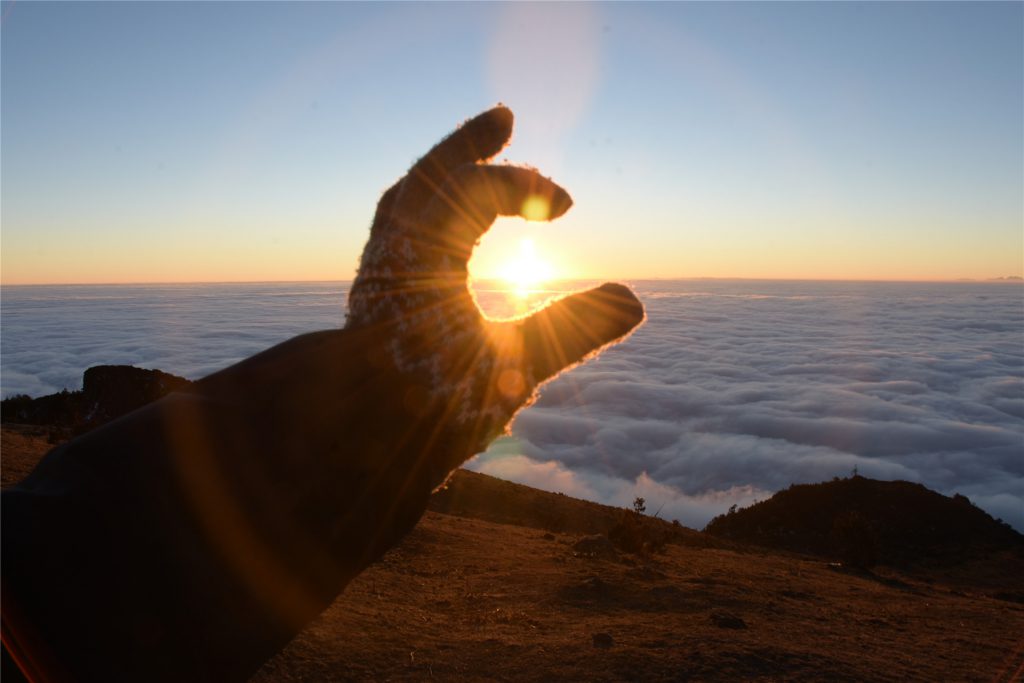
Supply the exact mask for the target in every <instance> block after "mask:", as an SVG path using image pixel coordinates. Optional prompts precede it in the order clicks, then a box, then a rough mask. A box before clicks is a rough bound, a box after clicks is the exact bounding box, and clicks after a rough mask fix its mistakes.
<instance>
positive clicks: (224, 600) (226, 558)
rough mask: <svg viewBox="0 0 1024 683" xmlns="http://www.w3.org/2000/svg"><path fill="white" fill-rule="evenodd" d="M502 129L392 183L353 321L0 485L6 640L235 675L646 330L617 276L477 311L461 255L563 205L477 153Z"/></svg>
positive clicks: (148, 674)
mask: <svg viewBox="0 0 1024 683" xmlns="http://www.w3.org/2000/svg"><path fill="white" fill-rule="evenodd" d="M511 128H512V114H511V112H509V111H508V110H507V109H504V108H501V107H499V108H496V109H493V110H491V111H489V112H486V113H484V114H482V115H480V116H478V117H476V118H474V119H472V120H470V121H469V122H467V123H466V124H465V125H463V126H462V127H461V128H460V129H458V130H457V131H456V132H455V133H453V134H452V135H451V136H449V137H448V138H446V139H445V140H443V141H442V142H441V143H440V144H439V145H438V146H437V147H435V148H434V149H433V150H432V151H431V152H430V153H428V154H427V156H425V157H423V159H421V160H420V161H419V162H417V163H416V165H415V166H413V168H412V169H411V170H410V171H409V173H408V174H407V175H406V176H405V177H404V178H402V179H401V180H399V182H398V183H396V184H395V186H394V187H392V188H391V189H389V190H388V191H387V192H386V193H385V194H384V196H383V198H382V199H381V201H380V204H379V206H378V210H377V214H376V217H375V219H374V223H373V227H372V230H371V235H370V240H369V242H368V244H367V246H366V249H365V251H364V254H363V259H362V264H361V266H360V271H359V275H358V277H357V279H356V281H355V282H354V284H353V286H352V290H351V292H350V295H349V317H348V323H347V325H346V327H345V328H344V329H342V330H330V331H323V332H316V333H312V334H307V335H302V336H300V337H296V338H294V339H292V340H289V341H287V342H285V343H283V344H280V345H278V346H276V347H274V348H272V349H269V350H268V351H265V352H263V353H261V354H258V355H256V356H253V357H252V358H249V359H246V360H244V361H242V362H241V363H238V364H236V365H234V366H232V367H230V368H227V369H226V370H223V371H221V372H219V373H216V374H214V375H211V376H210V377H207V378H205V379H203V380H201V381H200V382H198V383H197V385H196V389H195V391H194V392H192V393H189V394H174V395H171V396H169V397H167V398H165V399H163V400H162V401H159V402H157V403H154V404H151V405H150V406H147V407H146V408H143V409H141V410H139V411H136V412H134V413H131V414H129V415H128V416H125V417H123V418H121V419H120V420H117V421H115V422H113V423H110V424H109V425H106V426H104V427H102V428H100V429H98V430H95V431H93V432H91V433H89V434H86V435H84V436H82V437H80V438H78V439H76V440H75V441H72V442H70V443H68V444H66V445H64V446H61V447H59V448H57V449H55V450H54V451H52V452H51V453H50V454H49V455H47V456H46V458H45V459H44V460H43V462H41V463H40V465H39V467H38V468H37V469H36V471H35V472H33V474H32V475H30V476H29V477H28V478H27V479H26V480H25V481H24V482H23V483H22V484H21V485H19V487H17V488H16V489H14V490H12V491H10V492H7V493H5V494H4V496H3V559H4V575H3V578H4V596H3V597H4V600H3V610H4V642H5V645H6V646H7V648H8V649H9V650H10V651H11V652H12V653H14V655H15V658H16V659H18V660H19V661H20V662H21V664H22V665H23V666H25V667H27V668H28V669H29V670H33V671H37V672H42V673H43V674H45V675H46V676H48V677H50V678H55V679H57V680H63V679H67V680H78V679H95V680H159V679H162V680H218V681H223V680H244V679H245V678H247V677H248V676H250V675H252V673H254V672H255V671H256V669H257V668H258V667H259V666H260V664H261V663H262V662H263V661H265V660H266V659H267V658H269V657H270V656H272V655H273V654H274V653H275V652H276V651H277V650H278V649H280V648H281V647H282V646H283V645H284V644H286V643H287V641H288V640H289V639H290V638H291V637H293V636H294V635H295V634H296V633H297V632H298V631H299V630H300V629H301V628H302V627H303V626H304V625H305V624H306V623H307V622H308V621H309V620H310V619H312V618H313V617H314V616H316V615H317V614H318V613H319V612H320V611H322V610H323V609H324V608H325V607H326V606H327V605H329V604H330V602H331V601H332V600H333V599H334V597H335V596H336V595H337V594H338V593H339V592H340V591H341V590H342V589H343V588H344V586H345V585H346V584H347V583H348V581H350V580H351V579H352V577H354V576H355V575H356V574H358V573H359V572H360V571H361V570H362V569H363V568H364V567H365V566H366V565H367V564H369V563H370V562H372V561H373V560H374V559H376V558H377V557H379V556H380V555H381V554H382V553H383V552H385V551H386V550H387V549H388V548H390V547H391V546H392V545H394V544H395V543H396V542H397V541H398V540H399V539H400V538H401V537H402V536H403V535H404V534H405V533H406V532H408V531H409V530H410V529H411V528H412V527H413V526H414V525H415V524H416V522H417V521H418V520H419V518H420V517H421V516H422V514H423V511H424V510H425V508H426V505H427V501H428V498H429V495H430V493H431V492H432V491H433V490H434V489H435V488H436V487H437V486H438V485H440V484H442V483H443V482H444V480H445V478H446V477H447V476H448V474H449V473H450V472H451V470H452V469H454V468H455V467H457V466H458V465H460V464H461V463H462V462H464V461H465V460H466V459H467V458H469V457H472V456H473V455H474V454H475V453H478V452H480V451H481V450H483V449H484V448H485V447H486V445H487V443H488V442H489V441H490V440H491V439H492V438H493V437H494V436H495V435H497V434H498V433H500V432H501V430H503V429H504V428H505V427H506V425H507V424H508V422H509V420H510V419H511V417H512V415H513V414H514V413H515V411H516V410H518V409H519V408H520V407H522V406H523V405H525V404H526V403H527V402H528V401H529V400H530V399H531V397H532V396H533V394H534V391H535V389H536V387H537V386H538V385H539V384H540V383H541V382H543V381H544V380H546V379H548V378H550V377H552V376H554V375H556V374H558V373H559V372H560V371H561V370H563V369H565V368H566V367H569V366H571V365H572V364H574V363H576V362H578V361H580V360H582V359H583V358H584V357H586V356H587V355H588V354H590V353H592V352H594V351H596V350H598V349H600V348H601V347H602V346H603V345H605V344H607V343H609V342H611V341H614V340H615V339H618V338H620V337H622V336H623V335H625V334H626V333H628V332H629V331H630V330H631V329H633V328H634V327H635V326H636V325H637V324H639V322H640V321H641V320H642V319H643V308H642V307H641V305H640V303H639V302H638V301H637V300H636V298H635V297H634V296H633V295H632V293H630V292H629V290H628V289H626V288H625V287H622V286H619V285H604V286H602V287H600V288H597V289H595V290H591V291H589V292H585V293H581V294H577V295H574V296H571V297H568V298H566V299H563V300H561V301H558V302H556V303H554V304H552V305H551V306H549V307H547V308H546V309H544V310H542V311H540V312H539V313H537V314H535V315H534V316H532V317H530V318H527V319H523V320H515V321H504V322H494V321H489V320H487V319H485V318H484V317H483V316H482V315H481V314H480V312H479V310H478V309H477V307H476V305H475V302H474V301H473V298H472V296H471V294H470V293H469V290H468V287H467V281H466V263H467V261H468V259H469V256H470V254H471V252H472V249H473V247H474V245H475V244H476V242H477V240H478V239H479V237H480V236H481V235H482V234H483V233H484V232H485V231H486V230H487V228H488V227H489V226H490V225H491V223H492V222H493V220H494V219H495V217H496V216H497V215H499V214H500V215H517V214H518V215H522V214H524V213H525V214H528V215H530V216H531V217H537V215H538V212H539V213H541V214H543V216H542V217H546V218H554V217H557V216H559V215H561V214H562V213H564V212H565V211H566V210H567V209H568V208H569V206H570V205H571V200H570V199H569V196H568V194H567V193H566V192H565V191H564V190H562V189H561V188H560V187H558V186H557V185H555V184H554V183H552V182H551V181H550V180H547V179H545V178H543V177H542V176H540V175H539V174H538V173H537V172H535V171H533V170H532V169H526V168H519V167H513V166H489V165H482V164H480V163H479V162H481V161H484V160H486V159H489V158H491V157H493V156H494V155H495V154H497V153H498V151H500V149H501V148H502V147H503V146H504V144H505V143H506V142H507V140H508V138H509V136H510V134H511ZM524 207H526V208H524ZM41 539H45V541H42V542H41Z"/></svg>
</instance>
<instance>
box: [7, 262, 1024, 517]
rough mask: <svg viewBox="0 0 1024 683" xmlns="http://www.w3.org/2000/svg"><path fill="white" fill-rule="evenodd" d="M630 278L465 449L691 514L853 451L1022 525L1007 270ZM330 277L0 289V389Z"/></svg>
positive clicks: (563, 485)
mask: <svg viewBox="0 0 1024 683" xmlns="http://www.w3.org/2000/svg"><path fill="white" fill-rule="evenodd" d="M636 286H637V289H638V291H639V294H640V296H641V298H642V299H643V300H644V302H645V304H646V305H647V309H648V322H647V324H646V325H645V326H644V327H643V328H641V329H640V330H639V331H638V332H637V333H636V334H634V335H633V336H632V337H630V338H629V340H627V341H626V342H625V343H624V344H622V345H620V346H618V347H614V348H612V349H611V350H609V351H608V352H606V353H605V354H604V355H603V356H601V357H600V358H598V359H596V360H595V361H593V362H591V363H587V364H585V365H582V366H580V367H578V368H576V369H574V370H573V371H572V372H570V373H568V374H566V375H563V376H561V377H559V378H558V379H557V380H556V381H555V382H553V383H552V384H550V385H548V386H547V387H545V388H544V390H543V392H542V394H541V397H540V400H539V401H538V402H537V403H536V404H535V405H534V406H532V407H531V408H529V409H527V410H526V411H524V412H523V413H522V414H521V415H520V416H519V418H518V420H517V421H516V424H515V425H514V428H513V436H514V438H511V439H502V440H499V441H498V442H496V443H495V444H494V445H493V446H492V447H491V448H490V449H489V450H488V451H487V453H486V454H484V455H482V456H481V457H480V458H478V459H477V460H476V461H474V462H473V463H471V465H470V466H471V467H472V468H474V469H478V470H480V471H485V472H490V473H494V474H498V475H499V476H504V477H506V478H509V479H513V480H517V481H522V482H524V483H528V484H530V485H534V486H538V487H540V488H546V489H557V490H562V491H564V492H565V493H567V494H570V495H577V496H580V497H584V498H591V499H595V500H600V501H602V502H606V503H611V504H615V505H622V506H628V505H629V504H630V503H631V502H632V500H633V498H634V497H635V496H636V495H642V496H644V497H645V498H647V499H648V508H649V509H650V510H655V509H657V507H658V506H659V505H662V504H664V505H665V510H664V511H663V514H662V516H663V517H666V518H669V519H672V518H678V519H679V520H680V521H681V522H684V523H686V524H688V525H690V526H696V527H701V526H703V525H704V523H706V522H707V521H708V520H709V519H710V518H711V517H712V516H713V515H714V514H718V513H719V512H722V511H724V510H725V509H727V508H728V507H729V505H731V504H733V503H739V504H741V505H742V504H746V503H748V502H750V501H752V500H753V499H754V498H765V497H767V496H768V495H770V493H771V492H773V491H776V490H779V489H782V488H785V487H787V486H788V485H789V484H791V483H794V482H813V481H822V480H826V479H830V478H831V477H833V476H845V475H847V474H849V473H850V472H851V470H852V469H853V468H854V467H856V468H857V469H858V471H859V472H860V473H861V474H863V475H865V476H870V477H877V478H880V479H907V480H910V481H916V482H920V483H923V484H925V485H926V486H929V487H931V488H934V489H936V490H939V491H941V492H943V493H947V494H952V493H954V492H959V493H963V494H964V495H967V496H969V497H970V498H971V499H972V500H973V501H974V502H975V503H977V504H978V505H979V506H981V507H982V508H983V509H985V510H987V511H989V512H990V513H991V514H993V515H995V516H998V517H1002V518H1003V519H1005V520H1006V521H1008V522H1010V523H1012V524H1013V525H1014V526H1016V528H1017V529H1021V530H1024V288H1022V287H1021V286H1018V285H997V284H948V285H943V284H857V283H807V282H803V283H800V282H793V283H786V282H718V281H705V282H701V281H684V282H641V283H636ZM343 290H344V285H341V284H323V285H317V284H313V285H229V286H213V287H211V286H171V287H145V288H133V289H132V290H131V291H129V290H126V289H124V288H116V287H114V288H109V287H108V288H103V287H96V288H86V289H81V288H79V289H75V290H71V289H70V288H31V289H20V290H12V289H10V288H4V289H3V325H2V326H0V333H2V340H3V356H2V365H3V374H2V382H3V386H2V391H3V394H4V395H8V394H11V393H16V392H25V393H29V394H32V395H40V394H43V393H49V392H52V391H58V390H60V389H61V388H63V387H67V388H69V389H74V388H77V387H78V386H80V382H81V373H82V371H83V370H84V369H85V368H87V367H89V366H90V365H95V364H98V363H130V364H136V365H140V366H143V367H155V368H159V369H161V370H165V371H167V372H173V373H176V374H180V375H183V376H186V377H190V378H196V377H201V376H203V375H205V374H207V373H209V372H212V371H214V370H217V369H219V368H221V367H223V366H225V365H227V364H229V363H231V362H234V361H236V360H238V359H241V358H244V357H246V356H248V355H251V354H252V353H255V352H257V351H260V350H262V349H264V348H266V347H268V346H270V345H272V344H274V343H277V342H279V341H282V340H284V339H287V338H288V337H290V336H293V335H295V334H298V333H301V332H306V331H309V330H313V329H323V328H326V327H332V326H338V325H340V324H341V322H342V320H343V319H344V316H343V310H342V302H343V301H344V291H343ZM70 296H77V297H79V298H78V299H76V300H71V299H69V297H70ZM486 296H491V294H487V295H486Z"/></svg>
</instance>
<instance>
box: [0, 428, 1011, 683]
mask: <svg viewBox="0 0 1024 683" xmlns="http://www.w3.org/2000/svg"><path fill="white" fill-rule="evenodd" d="M2 435H3V441H2V458H3V462H2V468H0V473H2V480H3V484H4V486H8V485H10V484H11V483H13V482H15V481H17V480H19V479H20V478H21V477H22V476H24V474H25V473H27V472H28V471H29V470H30V469H31V467H32V466H33V465H34V463H35V462H36V460H38V458H39V457H40V456H41V455H42V454H43V453H45V452H46V450H48V448H50V444H48V443H47V441H48V436H49V431H48V430H46V429H40V428H35V427H32V428H26V427H17V426H13V427H11V426H8V425H5V426H4V429H3V432H2ZM477 477H479V475H477ZM477 477H468V480H470V483H468V484H467V483H465V482H463V484H462V485H463V486H470V487H472V486H483V487H486V486H488V485H493V487H494V489H493V491H496V492H499V493H500V492H507V491H510V490H511V489H508V488H507V486H508V485H507V484H505V483H503V482H499V483H492V484H488V481H487V480H488V479H489V478H486V477H480V478H477ZM493 481H494V480H491V482H493ZM515 490H516V491H517V493H516V496H519V497H524V496H525V497H524V498H523V500H515V501H513V497H512V496H506V497H505V498H501V497H500V496H497V497H496V496H484V497H485V498H488V499H489V500H490V501H491V508H492V509H493V507H494V500H495V499H498V500H508V501H509V502H510V507H511V506H512V505H513V502H514V506H515V507H516V508H517V509H518V510H519V512H518V513H516V514H511V513H510V517H511V518H512V519H516V521H517V524H515V525H513V524H503V523H498V522H495V521H485V520H484V519H478V518H474V517H473V510H472V509H471V508H472V506H467V505H463V506H462V508H464V509H459V510H458V511H459V513H460V514H459V515H455V514H443V513H439V512H434V511H431V512H428V513H427V515H426V516H425V517H424V519H423V521H422V522H421V523H420V525H419V526H418V527H417V528H416V529H415V530H414V531H413V533H412V534H410V535H409V536H408V537H407V538H406V540H405V541H404V542H403V543H402V544H400V545H399V546H398V547H396V548H394V549H393V550H392V551H391V552H389V553H388V554H387V555H386V556H385V557H384V558H383V559H382V560H381V561H380V562H378V563H377V564H376V565H374V566H373V567H371V568H370V569H368V570H367V571H366V572H364V573H363V574H362V575H361V576H360V577H359V578H358V579H357V580H356V581H354V582H353V583H352V584H351V585H350V586H349V588H348V589H347V590H346V591H345V593H344V594H342V595H341V596H340V597H339V598H338V599H337V600H336V601H335V603H334V604H333V605H332V606H331V607H330V608H329V609H328V610H327V611H326V612H324V613H323V614H322V615H321V616H320V617H319V618H318V619H317V620H315V621H314V622H312V623H311V624H310V625H309V626H308V627H307V628H306V629H305V630H304V631H303V632H302V633H301V634H300V635H299V636H297V637H296V638H295V640H294V641H292V643H291V644H290V645H288V647H286V648H285V649H284V650H283V651H282V652H281V653H280V654H279V655H278V656H276V657H275V658H273V659H272V660H270V661H269V662H267V664H266V665H265V666H264V667H263V669H262V670H261V671H260V672H259V673H258V674H257V675H256V676H255V677H254V679H253V681H254V682H259V683H270V682H271V681H338V680H366V681H387V680H417V681H419V680H427V679H436V680H459V681H506V680H508V681H552V680H556V681H582V680H586V681H620V680H637V681H663V680H664V681H682V680H695V681H733V680H759V681H787V680H815V681H907V680H915V681H940V680H943V681H1020V680H1022V672H1024V604H1021V603H1020V602H1019V601H1016V600H1006V599H996V598H995V597H993V596H994V595H996V594H997V592H998V591H996V588H999V587H1001V588H1002V589H1003V592H1004V593H1005V592H1006V591H1007V590H1009V592H1010V593H1011V594H1016V596H1017V598H1018V599H1019V596H1020V594H1021V592H1020V591H1021V588H1022V584H1024V580H1022V579H1021V578H1020V576H1019V574H1014V573H1011V574H1007V571H1008V570H1006V568H1005V567H1004V565H1002V564H1000V562H999V560H998V558H997V559H994V560H993V563H991V564H988V565H984V566H977V567H974V568H972V570H971V571H970V572H967V570H966V569H964V570H961V571H960V572H959V573H958V574H957V575H956V576H955V577H953V578H951V580H952V581H955V582H950V581H944V580H941V579H940V580H936V578H935V577H934V576H932V577H927V576H923V575H920V574H915V575H909V574H902V573H897V572H895V571H890V570H885V569H880V570H878V571H877V572H875V573H873V574H856V573H847V572H844V571H841V570H838V569H836V568H834V567H831V566H830V565H829V564H828V563H826V562H823V561H821V560H820V559H813V558H808V557H802V556H793V555H785V554H779V553H772V552H769V551H766V550H762V549H755V548H751V547H733V548H728V547H720V546H718V547H716V546H715V545H714V544H711V543H709V544H708V546H707V547H701V544H699V543H690V542H686V544H685V545H670V546H669V547H668V550H667V552H666V553H665V554H664V555H657V556H655V557H654V558H651V559H649V560H643V559H640V558H636V557H632V556H625V555H623V556H621V557H620V558H619V559H617V560H601V559H592V558H585V557H578V556H576V555H575V554H574V553H573V550H572V544H573V543H574V542H575V541H576V540H577V539H578V538H579V534H578V532H576V531H574V532H572V533H549V532H546V531H545V530H544V529H543V528H534V526H543V524H544V520H537V519H531V515H530V513H529V511H526V512H523V508H522V507H521V506H522V505H524V504H525V505H535V506H536V508H545V507H546V508H547V511H546V512H545V516H546V517H548V518H550V514H551V512H550V507H551V506H552V505H557V502H556V503H552V502H551V500H552V498H554V496H553V494H541V493H537V494H536V496H537V497H536V498H534V499H533V500H531V499H530V498H529V496H528V495H526V494H524V493H523V492H522V491H521V490H520V489H518V488H517V489H515ZM561 498H563V499H564V500H565V501H566V503H567V504H569V505H572V506H578V505H579V503H578V501H573V499H571V498H566V497H564V496H562V497H561ZM569 501H572V502H571V503H569ZM586 505H588V504H584V505H583V507H580V508H579V510H585V509H586ZM449 507H450V506H449ZM604 510H606V509H604ZM592 512H593V514H594V515H595V516H600V515H602V514H606V513H605V512H602V509H601V508H599V507H597V506H595V507H594V508H593V510H592ZM482 516H484V517H493V514H490V513H488V514H483V515H482ZM577 517H578V515H577ZM523 524H526V525H527V526H523ZM578 526H579V524H560V528H562V529H565V528H566V527H569V528H574V527H578ZM1015 570H1016V567H1013V568H1011V569H1010V570H1009V571H1011V572H1015ZM975 571H976V572H977V576H978V579H979V580H978V581H977V582H976V583H975V584H974V585H972V581H971V575H972V574H974V573H975ZM1014 589H1015V590H1014ZM598 634H607V635H608V636H610V647H597V646H595V635H598ZM598 641H603V644H608V641H607V639H604V638H603V637H602V638H599V639H598Z"/></svg>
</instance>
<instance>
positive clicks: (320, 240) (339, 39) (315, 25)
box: [0, 2, 1024, 283]
mask: <svg viewBox="0 0 1024 683" xmlns="http://www.w3.org/2000/svg"><path fill="white" fill-rule="evenodd" d="M3 11H4V20H3V26H2V32H3V34H2V38H3V40H2V129H0V133H2V181H3V182H2V220H3V226H2V241H3V244H2V246H3V257H2V259H3V260H2V266H3V268H2V276H3V281H4V282H5V283H17V282H111V281H191V280H203V281H208V280H300V279H338V278H340V279H346V278H349V277H351V276H352V274H353V270H354V267H355V264H356V262H357V259H358V255H359V252H360V250H361V248H362V244H363V242H364V240H365V238H366V234H367V228H368V225H369V221H370V218H371V216H372V213H373V208H374V205H375V203H376V200H377V198H378V197H379V195H380V192H381V191H382V190H383V189H385V188H386V187H387V186H388V185H389V184H390V183H391V182H393V181H394V179H395V178H397V177H398V176H399V175H400V174H401V173H402V172H403V171H404V169H405V168H406V167H408V165H409V164H410V163H411V162H412V161H413V160H415V158H416V157H417V156H418V155H419V154H421V153H423V152H424V151H426V149H427V148H429V146H430V145H431V144H432V143H433V142H435V141H436V140H437V139H439V138H440V137H441V136H442V135H443V134H445V133H446V132H447V131H448V130H450V129H451V128H452V126H453V125H454V124H455V123H457V122H458V121H461V120H463V119H465V118H466V117H468V116H470V115H472V114H474V113H476V112H479V111H481V110H483V109H486V108H487V107H489V106H491V105H493V104H494V103H496V102H498V101H501V102H504V103H506V104H508V105H509V106H510V107H511V108H512V109H513V111H515V113H516V115H517V127H516V135H515V137H514V139H513V144H512V146H511V147H510V148H509V149H508V150H507V152H506V154H505V156H507V158H509V159H511V160H513V161H519V162H525V163H530V164H532V165H535V166H537V167H539V168H540V169H541V170H542V171H544V172H545V173H549V174H551V175H552V176H553V177H554V178H555V179H556V180H558V181H559V182H561V183H562V184H563V185H565V187H567V188H568V189H569V191H570V192H571V193H572V194H573V196H574V198H575V200H576V205H575V207H574V208H573V210H572V211H571V212H570V213H569V214H568V215H567V216H565V217H564V218H562V219H560V220H559V221H558V222H557V223H555V224H552V225H535V224H529V225H527V224H523V223H522V222H521V221H504V222H502V223H501V224H500V225H499V226H496V228H495V230H494V231H493V236H489V237H488V238H487V239H486V240H485V242H484V245H483V246H482V248H481V253H480V260H479V261H478V265H479V267H478V271H477V272H481V274H487V273H488V272H490V271H494V270H495V269H497V268H498V267H499V265H500V262H501V260H502V258H504V255H505V254H508V253H510V252H511V251H514V250H515V249H514V248H515V244H516V242H517V241H518V240H519V239H520V237H522V236H524V235H526V236H530V237H532V238H534V240H535V242H536V244H537V248H538V249H539V250H541V251H542V252H543V254H544V255H545V256H546V258H548V259H549V260H550V261H551V262H553V263H554V264H556V266H557V267H558V270H559V272H560V273H562V274H564V275H567V276H580V277H608V278H640V277H700V276H716V277H730V276H732V277H796V278H802V277H818V278H820V277H824V278H868V279H872V278H883V279H921V278H924V279H945V278H961V277H964V278H989V277H998V276H1006V275H1021V274H1024V226H1022V220H1024V189H1022V188H1024V170H1022V169H1024V133H1022V127H1024V126H1022V123H1021V122H1022V120H1024V66H1022V65H1024V5H1022V4H1021V3H896V4H880V3H755V4H748V3H730V4H716V3H678V4H677V3H656V4H645V3H628V4H625V3H624V4H594V5H590V4H582V3H580V4H571V5H564V4H547V5H536V4H529V5H526V4H518V5H512V4H500V3H498V4H454V3H452V4H447V3H445V4H405V3H388V4H377V3H374V4H360V3H345V4H340V3H254V2H238V3H85V2H83V3H56V2H55V3H34V2H19V3H17V4H14V5H12V4H10V3H7V2H5V3H3Z"/></svg>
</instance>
